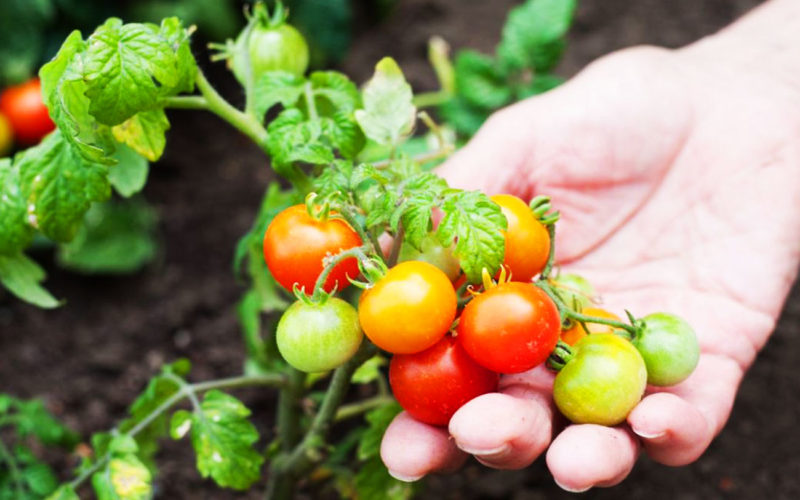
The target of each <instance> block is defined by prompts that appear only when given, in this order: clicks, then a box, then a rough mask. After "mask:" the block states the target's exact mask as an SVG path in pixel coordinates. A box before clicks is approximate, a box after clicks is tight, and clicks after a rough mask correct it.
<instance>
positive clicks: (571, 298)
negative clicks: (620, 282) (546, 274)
mask: <svg viewBox="0 0 800 500" xmlns="http://www.w3.org/2000/svg"><path fill="white" fill-rule="evenodd" d="M553 281H554V282H555V288H556V290H557V291H558V293H559V294H560V295H561V297H562V298H563V299H564V303H565V304H566V305H567V307H570V308H572V307H574V303H578V304H579V305H580V306H581V307H582V308H584V309H585V308H587V307H591V306H592V297H593V296H594V295H595V291H594V287H593V286H592V284H591V283H589V280H587V279H586V278H584V277H583V276H579V275H577V274H560V275H558V277H557V278H554V279H553Z"/></svg>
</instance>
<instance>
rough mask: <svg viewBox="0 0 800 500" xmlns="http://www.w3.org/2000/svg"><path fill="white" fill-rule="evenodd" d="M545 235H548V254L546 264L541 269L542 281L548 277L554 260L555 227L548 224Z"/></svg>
mask: <svg viewBox="0 0 800 500" xmlns="http://www.w3.org/2000/svg"><path fill="white" fill-rule="evenodd" d="M547 234H548V235H550V253H549V254H548V255H547V263H546V264H545V265H544V269H542V279H547V278H548V277H549V276H550V271H552V270H553V264H554V263H555V260H556V225H555V224H548V226H547Z"/></svg>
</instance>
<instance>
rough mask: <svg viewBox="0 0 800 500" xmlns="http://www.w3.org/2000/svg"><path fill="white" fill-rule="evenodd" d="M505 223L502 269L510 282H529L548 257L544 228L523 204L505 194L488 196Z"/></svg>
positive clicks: (545, 230) (547, 236)
mask: <svg viewBox="0 0 800 500" xmlns="http://www.w3.org/2000/svg"><path fill="white" fill-rule="evenodd" d="M492 201H494V202H495V203H497V204H498V205H500V209H501V210H502V211H503V215H505V216H506V220H507V221H508V228H507V229H506V231H505V237H506V253H505V257H504V258H503V265H505V266H506V268H507V269H509V270H510V271H511V278H512V279H513V280H514V281H530V280H531V279H532V278H533V277H534V276H536V275H537V274H539V273H540V272H542V269H544V266H545V264H547V257H548V256H549V255H550V235H549V234H548V233H547V228H545V227H544V225H542V223H541V222H539V221H538V220H536V217H535V216H534V215H533V213H532V212H531V209H530V208H529V207H528V205H526V204H525V202H524V201H522V200H520V199H519V198H517V197H516V196H511V195H509V194H498V195H494V196H492Z"/></svg>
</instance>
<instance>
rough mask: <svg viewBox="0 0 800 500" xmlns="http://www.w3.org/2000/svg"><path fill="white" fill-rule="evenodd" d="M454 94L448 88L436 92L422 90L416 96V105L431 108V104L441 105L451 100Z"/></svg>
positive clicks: (414, 101)
mask: <svg viewBox="0 0 800 500" xmlns="http://www.w3.org/2000/svg"><path fill="white" fill-rule="evenodd" d="M452 97H453V94H451V93H450V92H448V91H446V90H437V91H435V92H422V93H421V94H417V95H415V96H414V100H413V103H414V106H416V107H418V108H429V107H431V106H439V105H440V104H444V103H445V102H447V101H449V100H450V99H451V98H452Z"/></svg>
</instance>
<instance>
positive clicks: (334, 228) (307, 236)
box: [264, 205, 361, 294]
mask: <svg viewBox="0 0 800 500" xmlns="http://www.w3.org/2000/svg"><path fill="white" fill-rule="evenodd" d="M331 215H332V216H333V215H334V214H331ZM360 245H361V238H360V237H359V236H358V233H356V232H355V231H354V230H353V228H351V227H350V226H349V225H348V224H347V223H346V222H344V221H343V220H340V219H336V218H333V217H331V218H328V219H326V220H317V219H314V218H313V217H311V216H310V215H309V214H308V210H307V209H306V206H305V205H294V206H292V207H289V208H287V209H286V210H284V211H283V212H281V213H279V214H278V215H277V216H276V217H275V218H274V219H273V220H272V222H271V223H270V225H269V227H268V228H267V232H266V233H265V234H264V260H266V262H267V267H269V270H270V272H271V273H272V276H274V277H275V280H276V281H277V282H278V283H280V284H281V286H282V287H283V288H285V289H286V290H288V291H290V292H291V291H292V289H293V287H294V285H295V283H296V284H297V286H299V287H300V288H304V289H305V291H306V292H307V293H309V294H310V293H312V291H313V290H314V284H315V283H316V281H317V278H319V275H320V274H321V273H322V270H323V269H324V268H325V265H324V263H323V259H325V257H327V256H331V255H335V254H337V253H339V252H341V251H342V250H348V249H350V248H354V247H358V246H360ZM358 274H359V271H358V261H357V260H356V258H355V257H353V258H352V259H345V260H343V261H342V262H340V263H339V264H338V265H337V266H336V267H335V268H333V270H332V271H331V273H330V274H329V275H328V278H327V279H326V280H325V285H324V289H325V291H327V292H330V291H331V290H333V288H334V287H337V288H338V289H339V290H341V289H343V288H346V287H347V286H349V285H350V282H349V281H348V280H347V277H348V276H349V277H351V278H355V277H357V276H358Z"/></svg>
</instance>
